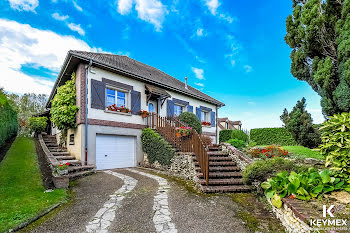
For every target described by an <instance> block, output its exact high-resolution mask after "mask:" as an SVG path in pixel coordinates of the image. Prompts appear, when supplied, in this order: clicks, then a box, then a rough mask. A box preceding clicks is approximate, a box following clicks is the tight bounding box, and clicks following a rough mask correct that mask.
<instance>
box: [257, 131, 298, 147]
mask: <svg viewBox="0 0 350 233" xmlns="http://www.w3.org/2000/svg"><path fill="white" fill-rule="evenodd" d="M250 140H253V141H255V142H256V143H257V144H258V145H272V144H275V145H280V146H295V145H297V142H296V141H295V140H294V138H293V136H292V134H291V133H289V132H288V131H287V130H286V129H285V128H261V129H252V130H251V131H250Z"/></svg>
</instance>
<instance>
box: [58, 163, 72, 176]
mask: <svg viewBox="0 0 350 233" xmlns="http://www.w3.org/2000/svg"><path fill="white" fill-rule="evenodd" d="M68 166H69V163H66V164H60V165H57V166H56V168H55V172H56V174H57V175H59V176H62V175H66V174H68Z"/></svg>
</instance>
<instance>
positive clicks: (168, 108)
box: [166, 100, 174, 117]
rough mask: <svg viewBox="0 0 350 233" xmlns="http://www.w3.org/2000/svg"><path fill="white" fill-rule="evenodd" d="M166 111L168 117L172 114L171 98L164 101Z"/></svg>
mask: <svg viewBox="0 0 350 233" xmlns="http://www.w3.org/2000/svg"><path fill="white" fill-rule="evenodd" d="M166 110H167V111H166V112H167V116H168V117H173V116H174V102H173V101H171V100H167V102H166Z"/></svg>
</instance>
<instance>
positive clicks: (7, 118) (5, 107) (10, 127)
mask: <svg viewBox="0 0 350 233" xmlns="http://www.w3.org/2000/svg"><path fill="white" fill-rule="evenodd" d="M17 131H18V121H17V112H16V111H15V110H14V108H13V107H12V106H11V104H10V102H9V100H8V98H7V97H6V95H5V94H4V93H3V92H2V90H1V89H0V147H1V146H2V145H3V144H4V143H5V141H6V140H8V139H9V138H12V137H14V136H16V135H17Z"/></svg>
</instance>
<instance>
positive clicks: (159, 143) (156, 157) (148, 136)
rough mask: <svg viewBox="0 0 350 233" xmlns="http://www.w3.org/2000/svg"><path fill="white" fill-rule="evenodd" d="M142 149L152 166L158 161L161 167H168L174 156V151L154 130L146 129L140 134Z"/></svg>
mask: <svg viewBox="0 0 350 233" xmlns="http://www.w3.org/2000/svg"><path fill="white" fill-rule="evenodd" d="M141 142H142V149H143V151H144V152H145V153H146V154H147V157H148V161H149V162H150V163H151V164H152V163H154V162H155V161H158V162H159V163H160V164H161V165H169V164H170V160H171V159H172V158H173V157H174V156H175V150H174V149H173V148H172V147H171V145H170V144H169V143H168V142H166V141H165V140H164V139H163V138H162V137H161V136H160V135H159V134H158V133H156V132H155V131H154V130H152V129H149V128H146V129H143V130H142V134H141Z"/></svg>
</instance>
